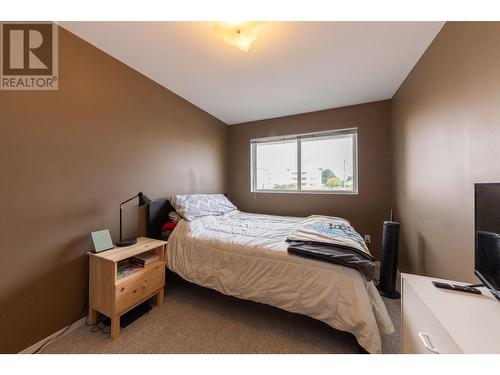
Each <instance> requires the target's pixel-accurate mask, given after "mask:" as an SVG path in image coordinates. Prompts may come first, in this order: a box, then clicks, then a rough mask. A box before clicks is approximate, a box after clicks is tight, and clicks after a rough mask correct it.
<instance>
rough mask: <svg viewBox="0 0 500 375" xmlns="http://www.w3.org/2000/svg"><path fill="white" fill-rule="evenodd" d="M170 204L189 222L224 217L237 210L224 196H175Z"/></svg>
mask: <svg viewBox="0 0 500 375" xmlns="http://www.w3.org/2000/svg"><path fill="white" fill-rule="evenodd" d="M170 204H171V205H172V207H174V208H175V210H176V211H177V213H178V214H179V215H181V216H182V217H183V218H184V219H186V220H188V221H192V220H193V219H196V218H199V217H202V216H209V215H222V214H225V213H227V212H231V211H234V210H237V208H236V206H235V205H234V204H232V203H231V202H230V201H229V199H227V198H226V197H225V196H224V195H223V194H189V195H173V196H172V197H171V198H170Z"/></svg>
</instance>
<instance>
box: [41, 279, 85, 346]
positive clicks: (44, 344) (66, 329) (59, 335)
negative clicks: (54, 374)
mask: <svg viewBox="0 0 500 375" xmlns="http://www.w3.org/2000/svg"><path fill="white" fill-rule="evenodd" d="M87 296H88V287H87V288H85V291H84V292H83V298H84V301H85V302H84V303H83V307H82V311H81V312H80V314H79V315H78V316H82V315H83V314H85V310H86V309H87V307H88V303H89V301H88V297H87ZM78 320H80V319H78ZM78 320H76V321H74V322H73V323H71V324H70V325H69V326H67V327H66V328H65V329H64V330H63V331H62V332H60V333H59V334H57V335H56V336H54V337H52V338H50V339H49V340H47V341H45V342H44V343H43V344H42V345H40V346H39V347H38V348H37V349H36V350H35V351H34V352H33V354H38V353H40V352H41V351H42V350H43V349H44V348H45V347H46V346H47V345H49V344H50V343H51V342H53V341H54V340H55V339H57V338H59V337H61V336H63V335H64V334H65V333H67V332H68V331H69V329H70V328H71V327H73V326H74V325H75V323H76V322H77V321H78ZM85 324H87V319H85Z"/></svg>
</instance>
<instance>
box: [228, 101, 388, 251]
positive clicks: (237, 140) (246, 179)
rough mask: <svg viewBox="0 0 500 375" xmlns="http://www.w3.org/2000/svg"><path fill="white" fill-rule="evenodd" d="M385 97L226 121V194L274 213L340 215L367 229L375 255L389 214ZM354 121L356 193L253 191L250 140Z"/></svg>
mask: <svg viewBox="0 0 500 375" xmlns="http://www.w3.org/2000/svg"><path fill="white" fill-rule="evenodd" d="M389 110H390V103H389V101H379V102H373V103H367V104H360V105H354V106H349V107H342V108H336V109H329V110H325V111H319V112H311V113H304V114H300V115H294V116H286V117H280V118H274V119H269V120H262V121H256V122H250V123H245V124H239V125H231V126H229V146H228V148H229V153H228V154H229V155H230V160H229V167H228V172H229V175H228V176H229V178H228V182H229V197H230V198H231V200H232V201H233V202H234V203H235V204H236V205H237V206H238V208H239V209H241V210H243V211H249V212H257V213H268V214H277V215H291V216H307V215H311V214H322V215H333V216H341V217H344V218H346V219H348V220H349V221H351V223H352V224H353V225H354V227H355V228H356V230H357V231H358V232H359V233H360V234H371V235H372V244H371V245H370V249H371V251H372V253H373V254H374V255H375V256H377V257H378V255H379V249H380V241H381V233H382V222H383V221H384V219H387V218H388V216H389V209H390V203H389V202H390V199H389V198H390V194H389V188H390V183H389V176H390V173H389V166H390V160H389V156H390V155H389V149H390V140H389V121H390V114H389ZM352 127H358V164H359V167H358V176H359V194H358V195H344V194H292V193H286V194H285V193H252V192H251V191H250V140H251V139H252V138H260V137H270V136H276V135H286V134H301V133H308V132H315V131H322V130H331V129H345V128H352Z"/></svg>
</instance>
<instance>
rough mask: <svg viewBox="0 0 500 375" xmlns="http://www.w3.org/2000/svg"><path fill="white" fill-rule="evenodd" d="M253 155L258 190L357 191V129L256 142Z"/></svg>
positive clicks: (254, 184) (254, 183)
mask: <svg viewBox="0 0 500 375" xmlns="http://www.w3.org/2000/svg"><path fill="white" fill-rule="evenodd" d="M252 153H253V154H254V155H252V174H253V175H252V176H253V186H252V187H253V190H254V191H259V190H270V191H273V190H274V191H280V190H284V191H298V190H300V191H325V192H328V191H331V192H335V191H348V192H353V191H356V190H357V186H356V170H355V167H356V159H355V153H356V130H350V131H342V132H328V133H324V134H314V135H310V136H307V135H306V136H291V137H287V138H286V139H283V140H276V141H266V140H260V141H254V142H252ZM298 155H300V160H299V157H298ZM299 174H300V176H299Z"/></svg>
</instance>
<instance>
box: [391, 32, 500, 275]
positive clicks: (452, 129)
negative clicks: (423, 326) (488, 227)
mask: <svg viewBox="0 0 500 375" xmlns="http://www.w3.org/2000/svg"><path fill="white" fill-rule="evenodd" d="M499 45H500V23H499V22H490V23H488V22H448V23H446V24H445V26H444V28H443V29H442V30H441V32H440V33H439V34H438V35H437V37H436V38H435V40H434V41H433V43H432V44H431V46H430V47H429V49H428V50H427V51H426V52H425V54H424V56H423V57H422V59H421V60H420V62H419V63H418V64H417V65H416V66H415V68H414V69H413V71H412V72H411V73H410V75H409V76H408V78H407V79H406V81H405V82H404V83H403V85H402V86H401V87H400V89H399V90H398V92H397V94H396V95H395V97H394V99H393V103H392V121H391V122H392V140H393V142H392V150H393V159H392V160H393V171H394V184H395V185H394V190H395V192H396V194H395V201H396V206H397V214H398V216H399V219H400V220H401V223H402V227H401V228H402V237H401V245H402V249H401V250H402V251H401V262H400V266H401V269H402V270H404V271H410V272H415V273H421V274H425V275H431V276H438V277H443V278H450V279H454V280H464V281H474V280H475V278H474V276H473V272H472V269H473V251H474V232H473V227H474V211H473V210H474V198H473V184H474V183H475V182H499V181H500V167H499V165H500V164H499V162H500V143H499V140H500V105H499V103H500V69H499V67H500V48H499ZM476 281H477V280H476Z"/></svg>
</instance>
